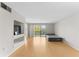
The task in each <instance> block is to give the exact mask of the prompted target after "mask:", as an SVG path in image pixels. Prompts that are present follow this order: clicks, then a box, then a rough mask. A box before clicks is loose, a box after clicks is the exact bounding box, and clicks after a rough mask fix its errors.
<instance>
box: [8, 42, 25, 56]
mask: <svg viewBox="0 0 79 59" xmlns="http://www.w3.org/2000/svg"><path fill="white" fill-rule="evenodd" d="M24 44H25V43H23V44H21V45H20V46H18V47H17V48H14V49H13V51H11V52H10V53H9V54H8V55H7V57H9V56H10V55H11V54H12V53H14V52H15V51H16V50H17V49H18V48H20V47H22V46H23V45H24Z"/></svg>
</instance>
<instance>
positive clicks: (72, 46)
mask: <svg viewBox="0 0 79 59" xmlns="http://www.w3.org/2000/svg"><path fill="white" fill-rule="evenodd" d="M63 42H64V43H66V44H67V45H69V46H70V47H71V48H73V49H75V50H76V51H79V48H77V47H75V46H74V45H72V44H70V43H69V42H68V41H66V40H63Z"/></svg>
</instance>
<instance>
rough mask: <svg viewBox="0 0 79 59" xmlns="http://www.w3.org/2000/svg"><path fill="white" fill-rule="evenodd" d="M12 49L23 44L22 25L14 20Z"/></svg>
mask: <svg viewBox="0 0 79 59" xmlns="http://www.w3.org/2000/svg"><path fill="white" fill-rule="evenodd" d="M13 34H14V48H15V49H16V48H18V47H20V46H21V45H22V44H23V43H24V23H22V22H19V21H16V20H14V33H13Z"/></svg>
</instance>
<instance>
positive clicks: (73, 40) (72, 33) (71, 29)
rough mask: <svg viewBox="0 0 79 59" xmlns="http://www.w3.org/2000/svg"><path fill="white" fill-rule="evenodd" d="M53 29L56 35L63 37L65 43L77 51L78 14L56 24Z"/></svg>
mask: <svg viewBox="0 0 79 59" xmlns="http://www.w3.org/2000/svg"><path fill="white" fill-rule="evenodd" d="M55 29H56V34H58V35H59V36H61V37H64V38H65V41H66V43H68V44H69V45H70V46H71V47H73V48H75V49H76V50H79V14H76V15H73V16H71V17H68V18H66V19H64V20H62V21H59V22H57V23H56V25H55Z"/></svg>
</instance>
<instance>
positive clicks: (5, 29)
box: [0, 7, 25, 56]
mask: <svg viewBox="0 0 79 59" xmlns="http://www.w3.org/2000/svg"><path fill="white" fill-rule="evenodd" d="M14 20H17V21H20V22H22V23H24V24H25V19H24V18H23V17H22V16H20V15H19V14H18V13H17V12H15V11H14V10H12V13H10V12H8V11H6V10H4V9H3V8H1V7H0V56H8V55H9V54H10V53H11V52H12V51H13V50H14V30H13V29H14V27H13V26H14Z"/></svg>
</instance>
